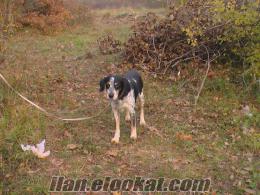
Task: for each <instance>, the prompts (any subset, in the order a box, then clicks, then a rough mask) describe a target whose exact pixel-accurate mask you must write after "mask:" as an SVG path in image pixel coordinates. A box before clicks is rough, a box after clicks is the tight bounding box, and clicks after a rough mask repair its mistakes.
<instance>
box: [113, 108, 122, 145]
mask: <svg viewBox="0 0 260 195" xmlns="http://www.w3.org/2000/svg"><path fill="white" fill-rule="evenodd" d="M113 113H114V117H115V121H116V131H115V136H114V138H113V139H112V140H111V142H112V143H116V144H118V143H119V138H120V113H119V111H118V109H115V108H114V109H113Z"/></svg>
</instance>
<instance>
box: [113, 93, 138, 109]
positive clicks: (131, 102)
mask: <svg viewBox="0 0 260 195" xmlns="http://www.w3.org/2000/svg"><path fill="white" fill-rule="evenodd" d="M112 106H113V107H117V108H118V109H119V110H120V111H123V110H128V111H130V112H132V111H134V107H135V97H134V90H131V91H130V92H129V94H128V95H127V96H126V97H125V98H124V99H123V100H119V101H117V102H112Z"/></svg>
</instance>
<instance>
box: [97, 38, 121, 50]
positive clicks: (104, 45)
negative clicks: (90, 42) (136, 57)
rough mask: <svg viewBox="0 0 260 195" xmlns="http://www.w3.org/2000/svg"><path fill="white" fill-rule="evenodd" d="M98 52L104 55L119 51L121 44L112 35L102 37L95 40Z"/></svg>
mask: <svg viewBox="0 0 260 195" xmlns="http://www.w3.org/2000/svg"><path fill="white" fill-rule="evenodd" d="M97 43H98V47H99V51H100V52H101V53H102V54H104V55H106V54H112V53H117V52H119V51H121V45H122V44H121V42H120V41H119V40H116V39H115V38H114V37H113V35H112V34H107V35H104V36H103V37H100V38H99V39H98V40H97Z"/></svg>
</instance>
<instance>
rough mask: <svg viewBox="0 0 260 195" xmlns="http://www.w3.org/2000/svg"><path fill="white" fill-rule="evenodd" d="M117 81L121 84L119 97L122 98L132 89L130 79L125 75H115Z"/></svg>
mask: <svg viewBox="0 0 260 195" xmlns="http://www.w3.org/2000/svg"><path fill="white" fill-rule="evenodd" d="M116 82H118V84H119V94H118V99H119V100H122V99H124V97H126V96H127V95H128V93H129V92H130V91H131V86H130V84H129V82H128V80H127V79H126V78H124V77H120V76H115V83H116Z"/></svg>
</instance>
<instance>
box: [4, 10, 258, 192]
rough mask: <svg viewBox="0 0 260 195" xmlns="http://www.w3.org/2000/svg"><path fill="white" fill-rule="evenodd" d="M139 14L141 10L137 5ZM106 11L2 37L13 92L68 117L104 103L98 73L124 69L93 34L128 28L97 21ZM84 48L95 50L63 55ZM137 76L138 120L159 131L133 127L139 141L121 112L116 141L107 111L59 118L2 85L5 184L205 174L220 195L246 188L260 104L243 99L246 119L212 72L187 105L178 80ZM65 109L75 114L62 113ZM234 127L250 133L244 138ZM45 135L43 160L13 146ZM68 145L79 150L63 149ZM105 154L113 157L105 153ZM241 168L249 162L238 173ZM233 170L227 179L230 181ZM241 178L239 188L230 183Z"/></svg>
mask: <svg viewBox="0 0 260 195" xmlns="http://www.w3.org/2000/svg"><path fill="white" fill-rule="evenodd" d="M144 11H147V10H137V11H136V12H137V13H138V14H142V13H143V12H144ZM161 11H162V10H158V12H161ZM107 12H108V11H107V10H105V11H104V10H103V11H102V10H100V11H99V12H98V13H97V17H98V19H97V20H98V22H97V23H95V25H93V26H81V27H78V28H76V29H72V30H68V31H66V32H63V33H60V34H57V35H52V36H46V35H41V34H39V33H35V32H33V31H30V30H27V31H25V32H20V33H19V34H18V35H17V36H15V37H13V38H11V39H10V42H9V45H8V50H7V56H8V57H7V59H6V62H5V64H4V65H3V66H2V67H1V73H3V74H4V75H5V76H6V77H7V79H8V81H10V82H11V83H12V85H13V86H14V87H15V88H16V89H17V90H18V91H19V92H21V93H22V94H24V95H25V96H28V97H30V99H32V100H33V101H35V102H37V103H38V104H40V105H41V106H43V107H44V108H46V109H48V110H49V111H51V112H55V113H57V114H62V115H65V116H68V117H71V115H73V116H76V117H77V116H82V115H93V114H95V113H96V112H97V110H101V109H103V108H104V107H105V105H106V100H104V98H102V97H101V95H100V94H99V92H98V81H99V79H100V78H102V77H103V76H105V75H106V74H108V73H110V72H121V71H122V70H121V69H119V68H118V67H117V66H116V67H113V66H111V64H119V63H120V62H121V58H120V56H118V55H106V56H103V55H101V54H100V53H99V51H98V47H97V45H96V40H97V39H98V38H99V37H100V36H102V35H104V34H106V33H113V35H114V37H116V38H117V39H119V40H121V41H124V40H126V39H127V36H128V35H129V33H131V31H130V25H129V24H126V23H117V24H115V25H111V24H109V23H104V22H102V20H101V19H100V18H102V16H103V15H104V14H107ZM109 13H110V12H109ZM123 13H129V10H125V9H124V10H115V12H111V13H110V14H111V15H112V16H118V15H120V14H123ZM87 51H89V52H91V53H92V54H93V56H94V57H93V58H90V59H83V60H72V61H70V59H74V58H75V57H78V56H82V55H84V54H85V53H86V52H87ZM63 57H65V60H63ZM66 59H67V60H68V61H66ZM142 74H143V77H144V80H145V95H146V106H145V113H146V120H147V121H148V123H149V124H152V125H154V126H156V127H157V128H158V129H159V131H160V133H161V134H162V135H163V136H164V137H165V138H164V139H161V138H160V137H158V136H157V135H155V134H154V133H153V132H150V131H148V130H147V129H145V128H142V127H139V126H138V131H139V138H138V140H137V141H136V142H132V141H131V140H130V139H129V136H130V135H129V134H130V130H129V124H128V123H125V122H124V121H123V117H122V121H123V122H122V124H121V132H122V135H121V143H120V144H119V145H118V146H115V145H111V144H110V139H111V138H112V135H113V133H114V122H113V120H111V119H112V114H111V112H110V110H109V111H106V112H104V113H102V115H100V116H99V117H98V118H96V119H93V120H87V121H81V122H75V123H74V122H73V123H68V122H61V121H57V120H54V119H52V118H49V117H46V116H44V115H43V114H42V113H41V112H39V111H37V110H36V109H34V108H32V107H30V106H29V105H28V104H26V103H25V102H24V101H22V100H21V99H20V98H19V97H17V96H16V95H15V94H14V93H13V92H11V91H10V90H8V89H7V88H6V86H4V85H3V84H1V87H0V90H1V91H0V102H1V104H0V105H1V109H0V110H1V120H0V128H1V137H0V138H1V139H0V140H1V150H2V157H1V160H2V165H3V168H4V172H3V173H4V175H5V181H4V182H5V188H6V189H9V190H10V191H12V192H13V194H29V193H31V194H44V193H45V194H47V193H48V187H49V181H50V178H51V176H53V175H65V176H68V177H88V178H97V177H101V178H102V177H104V176H107V175H109V176H113V177H134V176H136V175H140V176H145V177H167V178H175V177H178V178H187V177H188V178H191V177H196V178H208V177H210V178H211V179H212V182H213V184H212V191H216V192H217V193H218V194H223V193H233V194H243V193H244V191H243V189H245V188H252V189H254V190H256V189H257V180H258V179H259V176H258V172H257V168H256V160H255V158H256V156H257V154H258V153H259V152H258V151H259V132H258V131H257V128H258V127H259V114H258V112H259V106H257V105H255V104H254V103H252V102H247V103H248V104H249V105H250V108H252V113H253V117H252V118H247V117H245V116H243V115H241V113H240V106H241V104H242V103H243V102H244V97H240V96H238V95H237V94H238V92H239V91H240V89H237V88H236V86H235V85H234V84H232V83H230V82H229V81H228V80H227V79H225V78H217V79H211V80H207V82H206V86H205V88H204V90H203V94H202V95H201V97H200V99H199V105H198V107H197V108H196V109H194V107H193V106H192V101H191V98H190V97H192V96H193V94H191V93H189V92H188V90H187V91H186V89H185V88H184V89H183V88H181V89H180V88H179V87H178V86H181V84H182V81H179V82H175V83H172V82H168V81H164V82H163V81H159V80H156V79H153V78H151V77H150V76H149V75H147V74H145V73H142ZM169 97H171V98H170V99H169ZM84 102H85V103H84ZM70 110H75V111H74V112H73V113H70ZM241 126H246V127H248V128H255V131H254V132H252V133H249V134H246V135H244V134H243V131H242V130H241ZM177 132H179V133H182V134H184V135H191V136H192V140H185V139H184V140H182V139H180V138H178V137H177V136H176V133H177ZM43 138H46V141H47V149H50V150H51V156H50V157H49V158H47V159H45V160H40V159H37V158H36V157H34V156H33V155H32V154H27V153H24V152H22V151H21V149H20V144H21V143H38V142H39V141H40V140H41V139H43ZM68 144H77V145H79V146H80V147H78V148H77V149H75V150H72V151H71V150H69V149H68V148H67V145H68ZM110 151H115V153H116V154H115V155H114V156H111V155H109V152H110ZM232 167H235V168H232ZM245 167H253V168H252V170H251V171H248V172H246V173H245V174H242V175H241V174H240V171H241V170H243V169H244V168H245ZM232 174H233V175H235V177H234V178H233V179H230V175H232ZM248 179H250V182H248ZM239 182H241V185H237V183H239ZM1 186H2V187H3V185H1Z"/></svg>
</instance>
